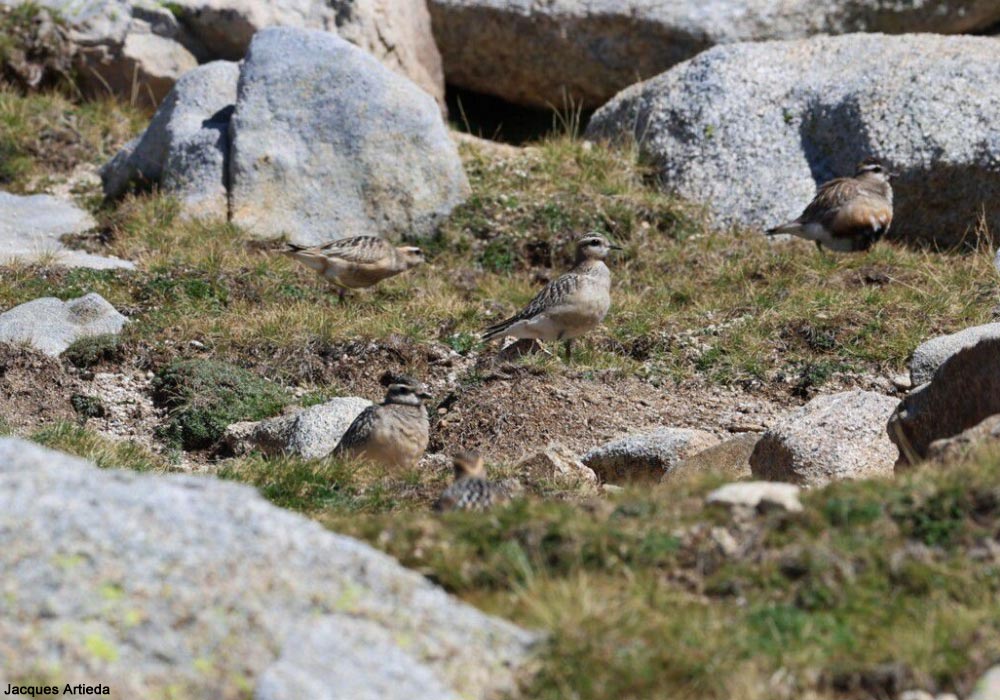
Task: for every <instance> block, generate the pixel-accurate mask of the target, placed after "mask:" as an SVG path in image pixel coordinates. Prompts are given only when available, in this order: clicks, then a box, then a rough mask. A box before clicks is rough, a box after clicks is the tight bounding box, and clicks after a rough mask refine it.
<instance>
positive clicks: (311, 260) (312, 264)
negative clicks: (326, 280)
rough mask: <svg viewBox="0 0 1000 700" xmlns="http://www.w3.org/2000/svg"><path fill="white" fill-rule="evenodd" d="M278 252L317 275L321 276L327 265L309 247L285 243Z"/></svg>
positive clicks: (325, 261)
mask: <svg viewBox="0 0 1000 700" xmlns="http://www.w3.org/2000/svg"><path fill="white" fill-rule="evenodd" d="M280 252H281V253H282V254H283V255H287V256H288V257H290V258H292V259H293V260H296V261H298V262H300V263H302V264H303V265H305V266H306V267H308V268H309V269H310V270H313V271H315V272H317V273H319V274H323V272H324V271H325V270H326V267H327V264H328V263H327V260H326V258H325V257H323V255H322V254H321V253H319V252H317V251H316V250H315V249H313V248H311V247H310V246H304V245H296V244H294V243H286V244H285V247H284V248H282V249H281V251H280Z"/></svg>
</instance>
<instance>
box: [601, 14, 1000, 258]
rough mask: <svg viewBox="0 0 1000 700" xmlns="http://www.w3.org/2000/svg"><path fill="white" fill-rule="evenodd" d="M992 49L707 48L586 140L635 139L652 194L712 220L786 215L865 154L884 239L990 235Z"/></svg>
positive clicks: (999, 70) (994, 185)
mask: <svg viewBox="0 0 1000 700" xmlns="http://www.w3.org/2000/svg"><path fill="white" fill-rule="evenodd" d="M998 113H1000V41H997V40H996V39H992V38H988V37H969V36H962V37H943V36H936V35H906V36H884V35H878V34H855V35H850V36H842V37H820V38H813V39H807V40H800V41H780V42H765V43H759V44H734V45H730V46H718V47H715V48H713V49H711V50H709V51H706V52H704V53H702V54H699V55H698V56H697V57H695V58H693V59H691V60H690V61H687V62H685V63H682V64H680V65H678V66H676V67H674V68H672V69H671V70H669V71H667V72H666V73H663V74H661V75H659V76H657V77H655V78H652V79H650V80H648V81H646V82H645V83H641V84H639V85H635V86H633V87H631V88H629V89H627V90H625V91H623V92H622V93H621V94H619V95H618V96H617V97H615V99H614V100H612V101H611V102H610V103H608V104H607V105H605V106H604V107H603V108H601V109H600V110H598V112H597V113H596V114H595V115H594V117H593V118H592V119H591V121H590V125H589V127H588V131H587V135H588V138H592V139H597V138H612V139H626V140H629V141H635V142H637V143H638V145H639V150H640V152H641V153H642V155H643V157H644V158H646V159H647V160H648V161H649V162H650V163H652V164H653V166H654V167H655V169H656V171H657V173H658V175H659V178H660V182H661V183H662V187H663V188H664V189H665V190H668V191H672V192H675V193H677V194H679V195H681V196H682V197H685V198H688V199H690V200H693V201H695V202H698V203H703V204H704V205H705V206H706V207H707V209H708V211H709V212H710V213H711V214H712V216H713V217H714V219H715V222H716V224H717V225H718V226H719V227H720V228H725V227H727V226H729V225H731V224H737V225H742V226H746V227H750V228H754V229H757V230H763V229H766V228H768V227H771V226H775V225H777V224H779V223H782V222H784V221H788V220H789V219H793V218H795V217H797V216H798V215H799V214H800V213H801V212H802V210H803V208H804V207H805V206H806V205H807V204H808V203H809V201H810V200H811V199H812V197H813V195H814V194H815V190H816V186H817V185H819V184H820V183H822V182H825V181H827V180H829V179H831V178H833V177H837V176H842V175H851V174H853V173H854V169H855V165H856V163H857V162H858V161H860V160H861V159H862V158H864V157H866V156H876V157H879V158H881V159H883V160H884V161H885V162H886V163H887V164H888V165H889V167H890V168H891V169H892V170H893V171H896V172H898V173H899V176H898V177H897V178H895V179H894V181H893V186H894V190H895V210H896V216H895V219H894V221H893V225H892V231H891V235H892V236H896V237H899V238H903V239H906V240H913V241H933V242H935V243H937V244H940V245H953V244H958V243H960V242H961V241H962V240H963V239H964V238H965V236H966V235H967V232H968V231H969V230H974V229H975V228H976V226H977V225H979V223H980V217H982V216H985V223H986V225H987V227H988V228H989V230H991V231H994V232H996V231H1000V207H997V206H996V204H995V203H996V202H997V201H1000V123H998V121H997V119H996V114H998Z"/></svg>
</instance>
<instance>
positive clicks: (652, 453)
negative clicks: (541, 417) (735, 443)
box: [582, 428, 719, 482]
mask: <svg viewBox="0 0 1000 700" xmlns="http://www.w3.org/2000/svg"><path fill="white" fill-rule="evenodd" d="M718 442H719V439H718V438H717V437H715V436H714V435H712V434H711V433H706V432H704V431H702V430H692V429H689V428H659V429H657V430H654V431H653V432H651V433H642V434H637V435H628V436H626V437H623V438H620V439H618V440H614V441H612V442H609V443H607V444H604V445H601V446H600V447H596V448H594V449H593V450H591V451H590V452H588V453H587V454H585V455H584V456H583V459H582V461H583V463H584V464H586V465H587V466H588V467H590V468H591V469H593V470H594V472H595V473H596V474H597V475H598V476H599V477H600V478H601V480H602V481H611V482H615V481H621V480H635V479H659V478H661V477H662V476H663V475H664V474H666V473H669V472H670V471H672V470H673V469H675V468H676V467H677V465H678V464H680V463H681V461H682V460H684V459H685V458H686V457H688V456H689V455H694V454H696V453H698V452H700V451H702V450H705V449H707V448H709V447H712V446H714V445H716V444H718Z"/></svg>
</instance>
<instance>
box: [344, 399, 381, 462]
mask: <svg viewBox="0 0 1000 700" xmlns="http://www.w3.org/2000/svg"><path fill="white" fill-rule="evenodd" d="M377 409H378V405H376V404H372V405H371V406H369V407H368V408H366V409H365V410H363V411H362V412H361V413H359V414H358V416H357V418H355V419H354V421H353V422H352V423H351V425H350V426H349V427H348V428H347V432H345V433H344V435H343V436H342V437H341V438H340V442H338V443H337V446H336V447H335V448H334V450H333V453H334V454H343V453H344V452H347V451H351V450H353V449H355V448H357V447H360V446H362V445H364V444H365V441H366V440H367V439H368V436H369V435H371V432H372V426H374V425H375V411H376V410H377Z"/></svg>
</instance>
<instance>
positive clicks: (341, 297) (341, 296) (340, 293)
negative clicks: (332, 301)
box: [337, 287, 347, 304]
mask: <svg viewBox="0 0 1000 700" xmlns="http://www.w3.org/2000/svg"><path fill="white" fill-rule="evenodd" d="M346 298H347V290H346V289H344V288H343V287H337V300H338V301H339V302H340V303H341V304H344V303H346Z"/></svg>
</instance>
